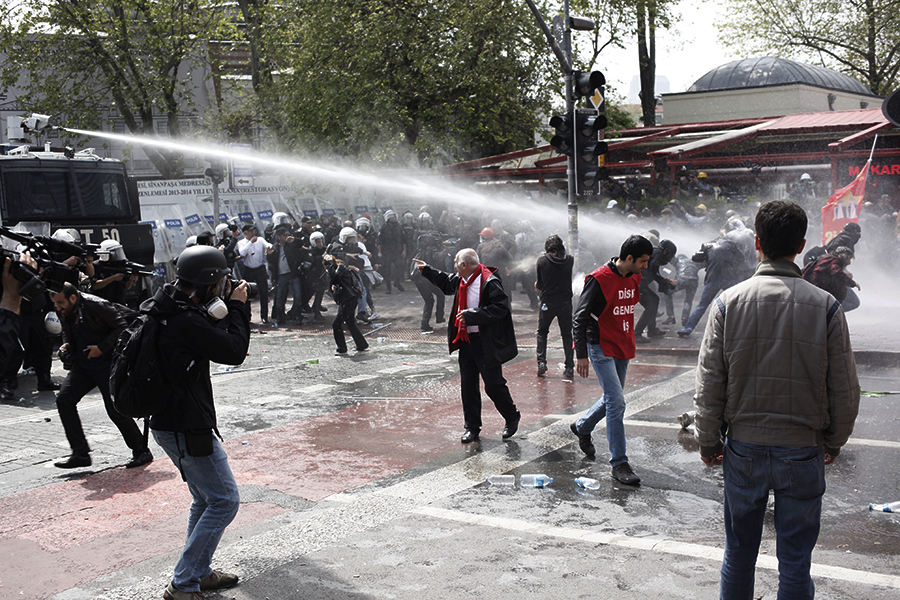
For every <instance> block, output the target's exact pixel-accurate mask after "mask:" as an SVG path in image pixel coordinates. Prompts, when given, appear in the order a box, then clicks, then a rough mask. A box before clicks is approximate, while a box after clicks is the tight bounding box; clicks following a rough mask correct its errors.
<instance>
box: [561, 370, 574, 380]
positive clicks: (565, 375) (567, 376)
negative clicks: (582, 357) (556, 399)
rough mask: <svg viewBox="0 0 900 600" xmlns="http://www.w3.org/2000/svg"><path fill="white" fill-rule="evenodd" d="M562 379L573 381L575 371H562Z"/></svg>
mask: <svg viewBox="0 0 900 600" xmlns="http://www.w3.org/2000/svg"><path fill="white" fill-rule="evenodd" d="M563 379H575V369H572V368H568V369H566V370H565V371H563Z"/></svg>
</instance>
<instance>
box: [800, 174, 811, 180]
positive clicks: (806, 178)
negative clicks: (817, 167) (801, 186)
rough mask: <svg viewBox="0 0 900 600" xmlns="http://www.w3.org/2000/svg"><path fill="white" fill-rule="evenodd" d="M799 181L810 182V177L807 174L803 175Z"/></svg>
mask: <svg viewBox="0 0 900 600" xmlns="http://www.w3.org/2000/svg"><path fill="white" fill-rule="evenodd" d="M800 181H812V177H810V176H809V173H804V174H803V175H801V176H800Z"/></svg>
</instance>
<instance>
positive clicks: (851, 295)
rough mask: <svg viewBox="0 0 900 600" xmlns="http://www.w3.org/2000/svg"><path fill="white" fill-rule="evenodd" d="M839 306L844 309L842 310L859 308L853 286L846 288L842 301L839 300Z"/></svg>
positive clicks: (857, 297)
mask: <svg viewBox="0 0 900 600" xmlns="http://www.w3.org/2000/svg"><path fill="white" fill-rule="evenodd" d="M841 308H843V309H844V312H850V311H851V310H856V309H857V308H859V296H857V295H856V292H854V291H853V288H851V287H848V288H847V295H846V296H844V301H843V302H841Z"/></svg>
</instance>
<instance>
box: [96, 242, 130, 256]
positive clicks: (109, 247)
mask: <svg viewBox="0 0 900 600" xmlns="http://www.w3.org/2000/svg"><path fill="white" fill-rule="evenodd" d="M99 254H100V260H101V261H115V260H125V249H124V248H123V247H122V244H120V243H119V242H117V241H116V240H103V241H102V242H100V252H99Z"/></svg>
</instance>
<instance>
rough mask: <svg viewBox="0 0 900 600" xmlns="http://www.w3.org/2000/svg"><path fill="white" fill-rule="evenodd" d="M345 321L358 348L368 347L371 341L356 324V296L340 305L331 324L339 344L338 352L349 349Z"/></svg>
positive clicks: (335, 339)
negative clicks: (367, 339)
mask: <svg viewBox="0 0 900 600" xmlns="http://www.w3.org/2000/svg"><path fill="white" fill-rule="evenodd" d="M344 323H346V324H347V329H349V330H350V335H351V336H353V341H354V342H355V343H356V349H357V350H365V349H366V348H368V347H369V342H367V341H366V338H365V337H363V334H362V332H361V331H360V330H359V327H358V326H357V325H356V299H355V298H351V299H350V300H348V301H346V302H342V303H341V304H339V305H338V313H337V315H336V316H335V317H334V322H333V323H332V324H331V331H332V333H334V342H335V343H336V344H337V349H338V352H346V351H347V338H346V337H345V336H344V327H343V325H344Z"/></svg>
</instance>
